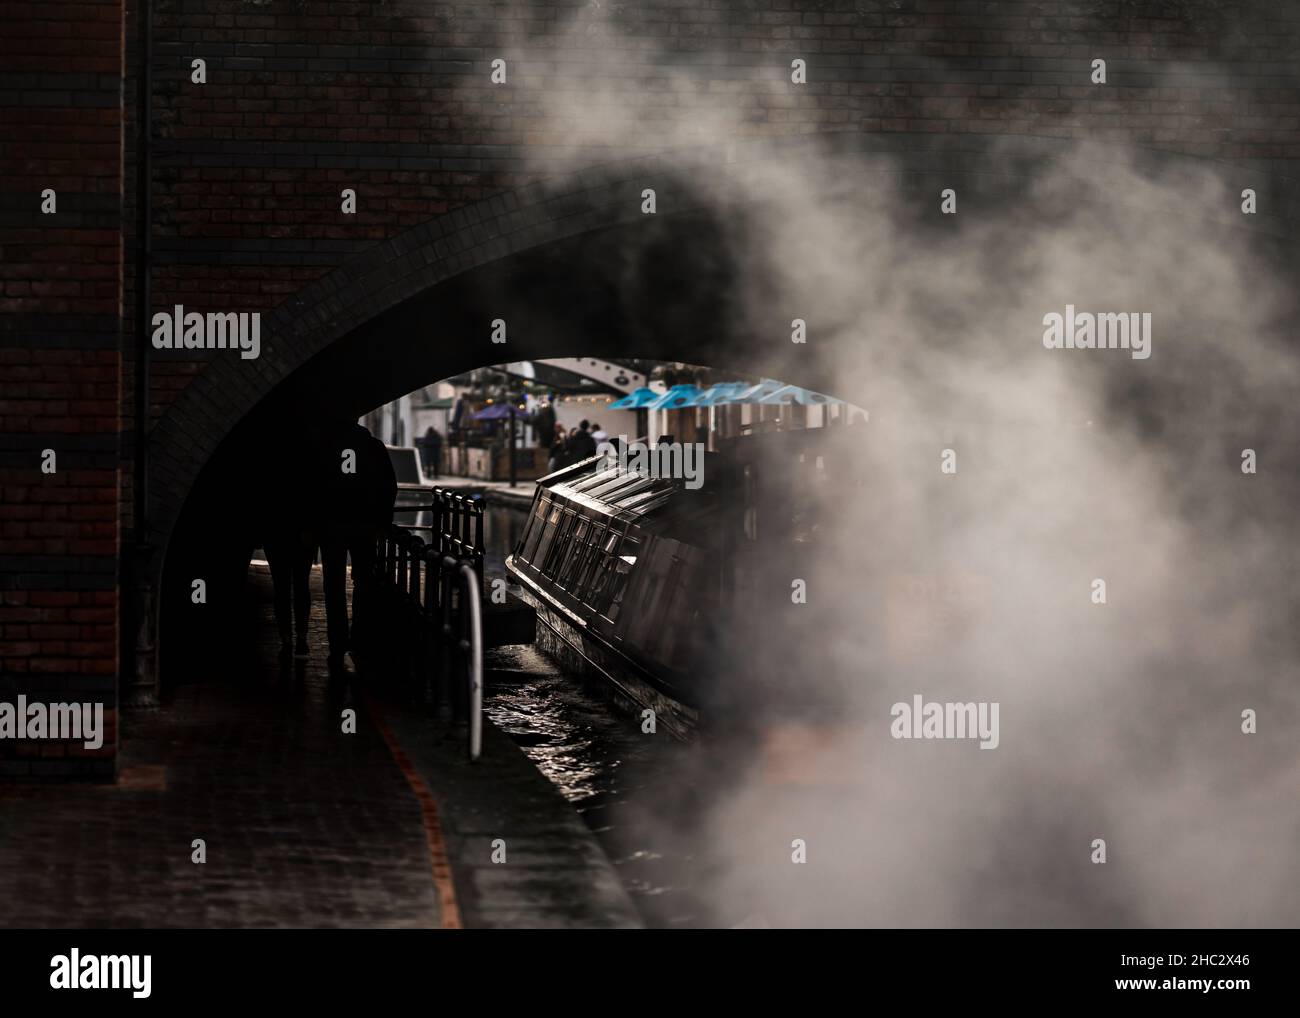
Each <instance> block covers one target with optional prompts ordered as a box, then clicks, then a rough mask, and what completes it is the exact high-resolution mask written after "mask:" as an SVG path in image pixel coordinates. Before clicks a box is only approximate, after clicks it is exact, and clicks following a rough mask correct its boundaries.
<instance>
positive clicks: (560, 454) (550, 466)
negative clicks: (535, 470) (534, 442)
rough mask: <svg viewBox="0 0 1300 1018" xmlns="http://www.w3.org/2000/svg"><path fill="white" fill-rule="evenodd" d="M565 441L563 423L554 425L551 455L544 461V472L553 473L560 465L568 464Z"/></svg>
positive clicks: (565, 465)
mask: <svg viewBox="0 0 1300 1018" xmlns="http://www.w3.org/2000/svg"><path fill="white" fill-rule="evenodd" d="M566 457H567V452H566V442H565V438H564V425H563V424H557V425H556V426H555V437H554V439H553V440H552V441H551V457H550V459H549V460H547V461H546V472H547V473H548V474H553V473H555V471H557V470H559V469H560V468H561V467H567V466H568V465H569V463H568V460H567V458H566Z"/></svg>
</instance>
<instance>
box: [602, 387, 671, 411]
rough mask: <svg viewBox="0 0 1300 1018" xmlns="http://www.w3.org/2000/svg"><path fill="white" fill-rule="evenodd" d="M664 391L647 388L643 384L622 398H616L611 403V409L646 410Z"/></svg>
mask: <svg viewBox="0 0 1300 1018" xmlns="http://www.w3.org/2000/svg"><path fill="white" fill-rule="evenodd" d="M662 395H663V393H659V392H655V391H654V389H647V388H646V387H645V386H642V387H641V388H640V389H635V390H633V391H632V392H630V393H628V394H627V395H626V396H624V397H623V398H622V399H616V400H614V402H613V403H611V404H610V405H609V409H610V410H644V409H645V408H646V407H648V406H649V405H650V404H651V403H653V402H654V401H655V400H657V399H659V397H660V396H662Z"/></svg>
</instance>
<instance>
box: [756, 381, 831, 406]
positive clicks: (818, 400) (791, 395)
mask: <svg viewBox="0 0 1300 1018" xmlns="http://www.w3.org/2000/svg"><path fill="white" fill-rule="evenodd" d="M759 402H760V403H763V404H765V405H768V406H771V405H773V404H777V405H780V406H785V405H787V404H790V403H798V404H800V405H802V406H825V405H827V404H830V403H839V402H842V401H841V400H838V399H836V398H835V397H834V396H823V395H822V394H821V393H820V392H813V391H812V390H811V389H801V388H799V386H797V385H783V386H781V388H779V389H777V390H776V391H775V392H772V393H769V394H768V395H766V396H764V397H763V398H762V399H760V400H759Z"/></svg>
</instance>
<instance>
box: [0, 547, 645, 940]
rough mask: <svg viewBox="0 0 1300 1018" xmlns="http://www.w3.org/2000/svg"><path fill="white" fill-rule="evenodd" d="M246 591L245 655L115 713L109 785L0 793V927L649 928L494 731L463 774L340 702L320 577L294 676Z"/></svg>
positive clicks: (456, 731) (397, 717)
mask: <svg viewBox="0 0 1300 1018" xmlns="http://www.w3.org/2000/svg"><path fill="white" fill-rule="evenodd" d="M250 584H251V590H252V593H253V594H254V596H255V601H254V603H255V604H256V605H257V609H256V614H255V615H254V616H253V617H251V619H250V621H249V627H250V635H252V636H253V637H254V638H253V639H251V640H249V641H248V643H249V646H248V648H247V652H246V653H245V654H244V655H243V656H242V658H237V659H236V661H237V664H236V665H235V666H233V667H231V666H229V665H227V666H224V667H223V668H222V669H221V670H220V673H219V674H215V675H214V674H207V675H204V676H203V677H202V678H201V679H199V678H192V679H191V680H190V681H182V682H180V683H179V684H176V685H174V686H173V687H172V688H170V689H169V691H168V692H167V694H166V695H165V696H164V698H163V704H162V706H161V707H159V708H157V709H150V710H139V711H132V712H130V713H128V714H126V715H125V716H124V717H123V720H122V736H121V739H122V745H121V753H120V755H119V775H118V779H117V781H116V782H115V783H113V784H105V785H74V784H69V785H37V786H6V787H4V788H0V926H3V927H7V928H15V927H18V928H22V927H30V928H43V927H52V928H76V927H89V928H122V927H166V928H213V927H218V928H219V927H239V928H244V927H257V928H264V927H290V928H304V927H310V928H316V927H343V928H377V927H393V928H439V927H444V928H445V927H456V926H464V927H470V928H475V927H489V928H508V927H527V928H535V927H543V928H631V927H637V926H640V925H641V920H640V918H639V915H638V912H637V909H636V908H635V907H634V905H633V903H632V900H631V899H630V898H629V896H628V893H627V891H626V890H625V889H624V886H623V883H622V881H621V880H620V878H619V875H618V873H617V872H616V870H615V868H614V866H613V865H612V864H611V862H610V860H609V858H608V857H607V856H606V853H605V850H604V849H603V848H602V846H601V844H600V842H599V841H598V840H597V838H596V837H595V836H594V835H593V834H592V832H591V830H590V829H589V828H588V826H587V825H586V824H585V823H584V822H583V820H582V818H581V817H580V816H579V815H578V813H577V812H576V811H575V809H574V808H573V806H572V804H571V803H570V802H569V801H568V800H567V799H566V798H565V796H564V795H562V794H561V792H560V791H559V790H558V789H557V787H556V786H555V785H554V784H553V783H552V782H551V781H548V780H547V778H546V777H544V776H543V775H542V773H541V772H539V771H538V769H537V767H535V766H534V764H533V763H532V762H531V761H530V760H529V759H528V758H527V756H525V754H524V752H523V751H522V750H521V749H520V747H519V746H518V745H516V743H515V742H513V741H512V740H511V739H510V738H508V737H507V736H506V735H505V734H503V733H502V732H501V731H500V730H498V729H497V727H496V726H495V725H493V724H492V723H491V722H490V721H489V722H487V723H486V724H485V726H484V728H485V731H484V744H483V755H482V758H481V759H480V760H479V761H478V762H475V763H470V762H469V760H468V758H467V752H466V741H465V740H466V733H465V729H464V726H452V725H450V724H449V723H447V722H444V721H440V720H439V719H438V718H436V717H433V716H431V714H430V712H429V710H428V708H427V707H426V706H424V705H423V704H421V703H420V702H418V700H413V699H412V698H410V697H407V696H403V695H393V692H392V691H391V690H388V689H385V688H383V687H382V686H378V687H372V686H371V685H370V684H369V683H364V682H360V681H351V682H344V683H337V682H331V681H330V679H329V676H328V674H327V672H326V668H325V644H324V618H323V611H322V609H321V600H320V593H321V592H320V573H319V569H317V570H314V571H313V585H314V588H315V591H314V616H313V620H312V627H311V628H312V633H311V637H310V643H311V653H310V656H309V658H308V659H307V660H306V661H302V662H297V661H295V662H292V663H288V664H282V663H281V662H280V660H279V655H278V649H279V648H278V637H277V636H276V633H275V627H274V624H273V621H272V618H271V608H270V578H269V575H268V573H267V570H266V566H265V565H264V564H259V563H256V562H255V563H254V565H253V567H252V571H251V577H250ZM347 710H353V711H355V712H356V731H355V733H352V734H345V733H344V732H343V730H342V729H343V720H342V719H343V717H344V712H345V711H347ZM197 842H201V846H200V845H199V844H197ZM200 851H201V853H202V858H203V861H202V862H197V861H195V860H196V859H197V858H198V857H199V854H200Z"/></svg>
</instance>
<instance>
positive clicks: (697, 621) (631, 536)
mask: <svg viewBox="0 0 1300 1018" xmlns="http://www.w3.org/2000/svg"><path fill="white" fill-rule="evenodd" d="M838 430H841V431H843V430H847V429H838ZM851 430H854V431H856V430H857V429H851ZM827 431H828V429H820V428H819V429H808V430H802V431H791V432H782V433H774V434H769V435H761V436H743V437H740V438H737V439H733V440H730V441H728V442H725V443H723V446H722V448H721V450H720V451H719V452H710V453H704V454H703V468H702V470H701V471H700V476H699V478H698V479H697V480H695V481H694V483H693V484H687V483H684V482H683V481H682V480H680V479H673V478H671V477H662V476H654V475H653V474H651V473H647V472H644V471H638V470H635V469H628V466H627V463H628V462H629V461H631V459H632V458H631V457H626V458H625V460H624V461H623V462H620V461H619V460H618V458H617V457H616V456H614V455H606V456H597V457H592V458H590V459H587V460H584V461H582V462H580V463H576V464H574V465H572V466H570V467H567V468H565V469H562V470H559V471H556V472H555V473H553V474H550V475H548V476H546V477H544V478H542V479H541V480H539V481H538V483H537V490H536V492H535V494H534V497H533V502H532V507H531V510H530V512H529V517H528V521H527V523H526V524H525V526H524V529H523V531H522V534H521V536H520V539H519V541H518V544H517V545H516V547H515V549H514V552H513V553H512V554H511V555H510V556H509V558H508V559H507V561H506V569H507V571H508V573H509V575H510V576H511V578H512V580H513V581H514V582H516V583H518V584H519V585H520V587H521V588H522V592H523V595H524V597H525V598H526V599H527V600H528V601H530V602H531V603H532V604H533V605H534V607H535V608H536V609H537V616H538V621H539V622H540V623H541V625H540V626H539V627H538V636H537V640H538V645H539V647H540V648H541V649H543V650H544V651H546V652H547V653H549V654H551V655H552V656H555V657H558V658H559V659H560V661H561V663H562V664H563V665H564V666H565V667H566V670H568V669H573V670H575V671H577V672H579V673H587V674H593V673H594V674H595V675H596V676H598V677H603V678H604V679H605V680H607V681H608V682H609V683H610V684H611V686H612V687H613V688H614V690H615V693H616V697H617V698H618V699H619V700H621V701H623V702H624V706H625V707H629V708H632V709H634V710H637V711H638V712H644V711H645V710H646V709H649V710H653V711H654V715H655V723H656V724H657V725H662V726H664V727H665V728H667V729H668V730H669V731H670V732H672V733H673V734H675V735H678V736H679V737H683V738H685V737H688V736H689V735H690V734H691V733H692V732H693V731H694V730H695V729H696V728H697V727H699V726H700V724H701V720H702V714H703V713H706V712H708V711H710V710H712V709H714V708H718V707H721V706H724V705H725V703H726V700H727V698H728V697H730V696H735V695H747V696H753V695H754V694H755V691H756V690H761V689H762V688H763V681H762V679H763V676H762V675H760V674H759V673H760V672H762V671H764V670H766V671H767V672H768V673H770V674H771V675H775V676H777V677H778V678H777V684H784V680H783V679H781V678H780V677H781V676H785V675H788V674H789V671H790V669H791V668H797V667H798V660H797V652H798V647H799V637H800V633H799V626H798V625H797V624H796V620H797V619H798V620H807V619H808V618H810V616H808V615H807V614H806V613H805V614H803V615H796V613H793V612H791V611H789V610H788V609H789V606H790V596H789V595H790V590H791V581H790V577H791V576H792V575H793V576H799V575H807V570H801V566H800V563H801V561H806V560H807V559H808V557H809V556H811V554H812V547H813V543H814V540H815V537H816V532H817V529H818V521H819V514H820V513H821V511H822V505H823V502H824V500H826V499H828V498H831V497H832V496H831V494H830V492H829V491H828V490H827V485H826V483H824V482H826V481H828V480H829V479H830V477H831V473H830V471H829V458H830V452H831V449H832V448H834V447H835V445H836V436H832V435H828V434H827V433H826V432H827ZM844 476H846V475H841V478H840V479H841V480H843V479H844ZM819 482H821V483H819ZM643 716H644V715H643Z"/></svg>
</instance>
